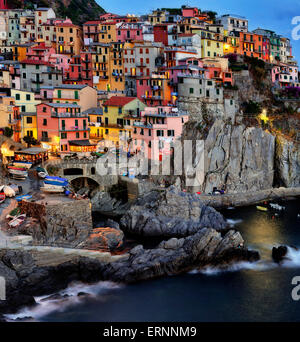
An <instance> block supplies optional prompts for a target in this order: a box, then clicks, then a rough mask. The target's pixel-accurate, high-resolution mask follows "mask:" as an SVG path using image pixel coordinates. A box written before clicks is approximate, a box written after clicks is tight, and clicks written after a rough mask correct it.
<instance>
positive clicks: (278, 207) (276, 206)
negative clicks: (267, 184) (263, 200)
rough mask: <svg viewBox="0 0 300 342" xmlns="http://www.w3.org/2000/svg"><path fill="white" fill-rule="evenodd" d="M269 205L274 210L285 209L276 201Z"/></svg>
mask: <svg viewBox="0 0 300 342" xmlns="http://www.w3.org/2000/svg"><path fill="white" fill-rule="evenodd" d="M270 207H271V208H272V209H276V210H285V207H284V206H282V205H279V204H277V203H270Z"/></svg>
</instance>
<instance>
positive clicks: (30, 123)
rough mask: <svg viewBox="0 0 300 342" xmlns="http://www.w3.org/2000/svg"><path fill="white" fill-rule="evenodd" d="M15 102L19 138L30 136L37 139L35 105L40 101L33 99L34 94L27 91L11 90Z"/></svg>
mask: <svg viewBox="0 0 300 342" xmlns="http://www.w3.org/2000/svg"><path fill="white" fill-rule="evenodd" d="M11 96H13V97H14V98H15V104H16V106H18V107H19V108H20V115H21V138H24V137H25V136H30V137H33V138H35V139H37V121H36V105H38V104H40V103H41V101H39V100H36V99H35V94H34V93H33V92H29V91H23V90H17V89H12V90H11Z"/></svg>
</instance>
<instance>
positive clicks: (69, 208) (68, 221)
mask: <svg viewBox="0 0 300 342" xmlns="http://www.w3.org/2000/svg"><path fill="white" fill-rule="evenodd" d="M21 207H22V209H23V211H24V212H25V213H26V215H27V216H31V217H33V218H35V219H36V220H35V222H33V223H32V224H31V226H30V227H29V228H28V233H30V234H31V235H32V237H33V240H34V242H35V243H39V244H46V245H53V246H62V247H80V244H82V243H83V242H84V241H85V240H86V239H87V237H88V235H89V233H90V232H91V231H92V229H93V222H92V215H91V204H90V201H89V200H74V201H67V202H63V201H61V202H56V203H49V204H46V203H45V204H39V203H31V202H26V201H22V203H21Z"/></svg>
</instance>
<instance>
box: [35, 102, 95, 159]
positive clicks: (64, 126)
mask: <svg viewBox="0 0 300 342" xmlns="http://www.w3.org/2000/svg"><path fill="white" fill-rule="evenodd" d="M37 126H38V139H39V140H40V141H41V142H42V145H43V147H44V148H45V147H46V148H47V149H49V150H51V151H54V152H56V151H57V152H61V153H69V152H88V151H95V148H96V147H95V145H93V144H90V142H89V127H88V115H87V114H85V113H82V112H81V109H80V106H78V105H77V104H71V103H48V104H47V103H43V104H39V105H37Z"/></svg>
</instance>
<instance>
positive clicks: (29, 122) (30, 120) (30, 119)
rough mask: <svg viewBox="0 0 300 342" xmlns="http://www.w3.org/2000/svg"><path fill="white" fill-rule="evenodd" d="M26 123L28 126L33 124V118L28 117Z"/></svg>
mask: <svg viewBox="0 0 300 342" xmlns="http://www.w3.org/2000/svg"><path fill="white" fill-rule="evenodd" d="M26 122H27V123H28V124H32V117H31V116H27V118H26Z"/></svg>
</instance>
